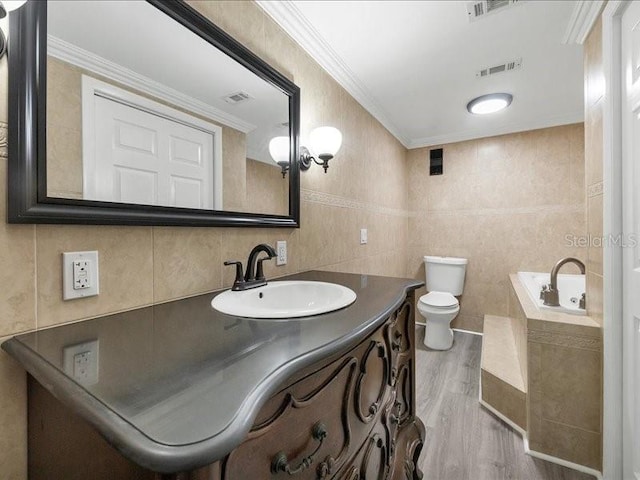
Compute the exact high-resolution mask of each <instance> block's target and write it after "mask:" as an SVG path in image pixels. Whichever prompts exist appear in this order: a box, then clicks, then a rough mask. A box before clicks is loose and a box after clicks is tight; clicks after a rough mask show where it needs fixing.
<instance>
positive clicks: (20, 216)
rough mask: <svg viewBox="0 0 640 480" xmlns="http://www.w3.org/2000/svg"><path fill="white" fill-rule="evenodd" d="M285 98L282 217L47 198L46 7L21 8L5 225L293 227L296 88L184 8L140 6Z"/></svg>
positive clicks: (14, 36)
mask: <svg viewBox="0 0 640 480" xmlns="http://www.w3.org/2000/svg"><path fill="white" fill-rule="evenodd" d="M147 1H148V2H149V3H150V4H151V5H153V6H154V7H156V8H158V9H159V10H161V11H162V12H164V13H166V14H167V15H169V16H170V17H171V18H173V19H174V20H176V21H177V22H179V23H180V24H182V25H183V26H185V27H186V28H189V29H190V30H191V31H193V32H194V33H196V34H197V35H199V36H200V37H202V38H203V39H204V40H206V41H207V42H209V43H210V44H212V45H213V46H214V47H217V48H218V49H220V50H221V51H223V52H224V53H226V54H227V55H229V56H230V57H231V58H233V59H234V60H236V61H238V62H239V63H240V64H242V65H243V66H245V67H246V68H248V69H249V70H251V71H252V72H253V73H255V74H256V75H258V76H260V77H261V78H263V79H264V80H265V81H267V82H269V83H271V84H272V85H273V86H275V87H276V88H278V89H279V90H280V91H282V92H283V93H284V94H286V95H288V96H289V132H290V139H291V148H290V151H291V163H290V166H291V167H290V169H289V215H288V216H284V215H267V214H257V213H243V212H229V211H219V210H198V209H189V208H175V207H162V206H146V205H134V204H125V203H114V202H98V201H90V200H75V199H64V198H54V197H49V196H47V174H46V167H47V166H46V160H47V159H46V92H47V87H46V82H47V75H46V62H47V20H46V19H47V14H46V12H47V5H46V3H47V2H45V1H31V2H27V3H26V4H25V5H24V6H23V7H22V8H20V9H19V10H16V11H15V12H12V13H11V18H10V31H11V34H10V38H9V45H8V54H9V132H8V154H9V162H8V201H7V207H8V208H7V210H8V211H7V215H8V222H9V223H28V224H29V223H46V224H85V225H158V226H174V225H175V226H195V227H198V226H199V227H213V226H218V227H240V226H246V227H299V226H300V168H299V164H298V158H297V155H296V152H298V142H299V133H300V89H299V88H298V87H297V86H296V85H295V84H294V83H293V82H291V81H290V80H289V79H287V78H286V77H284V76H283V75H282V74H280V73H279V72H277V71H276V70H275V69H274V68H273V67H271V66H270V65H268V64H267V63H266V62H264V61H263V60H262V59H260V58H259V57H257V56H256V55H255V54H254V53H252V52H251V51H250V50H248V49H247V48H246V47H244V46H243V45H241V44H240V43H238V42H237V41H236V40H234V39H233V38H232V37H230V36H229V35H228V34H226V33H225V32H224V31H222V30H221V29H220V28H219V27H217V26H216V25H214V24H213V23H212V22H211V21H210V20H208V19H207V18H205V17H204V16H202V15H201V14H199V13H198V12H197V11H196V10H194V9H193V8H191V7H190V6H188V5H187V4H186V3H184V2H183V1H176V0H173V1H169V2H167V1H161V0H147Z"/></svg>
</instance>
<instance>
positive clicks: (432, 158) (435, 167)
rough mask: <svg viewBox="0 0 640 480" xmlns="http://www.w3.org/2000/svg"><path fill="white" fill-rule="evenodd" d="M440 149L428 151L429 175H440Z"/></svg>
mask: <svg viewBox="0 0 640 480" xmlns="http://www.w3.org/2000/svg"><path fill="white" fill-rule="evenodd" d="M442 159H443V153H442V148H434V149H433V150H429V175H442Z"/></svg>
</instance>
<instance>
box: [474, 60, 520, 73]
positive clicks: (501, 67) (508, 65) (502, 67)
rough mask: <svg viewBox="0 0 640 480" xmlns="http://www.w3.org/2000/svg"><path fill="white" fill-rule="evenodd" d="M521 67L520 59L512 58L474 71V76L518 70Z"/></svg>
mask: <svg viewBox="0 0 640 480" xmlns="http://www.w3.org/2000/svg"><path fill="white" fill-rule="evenodd" d="M521 68H522V59H521V58H518V59H517V60H512V61H510V62H505V63H500V64H498V65H494V66H492V67H487V68H483V69H482V70H478V71H477V72H476V77H478V78H484V77H490V76H492V75H497V74H498V73H504V72H511V71H512V70H520V69H521Z"/></svg>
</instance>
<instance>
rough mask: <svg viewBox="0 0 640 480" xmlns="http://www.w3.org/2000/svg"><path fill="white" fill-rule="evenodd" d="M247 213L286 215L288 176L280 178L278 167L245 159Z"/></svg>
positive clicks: (287, 208) (287, 207) (287, 206)
mask: <svg viewBox="0 0 640 480" xmlns="http://www.w3.org/2000/svg"><path fill="white" fill-rule="evenodd" d="M246 169H247V172H246V182H247V185H246V189H247V211H249V212H257V213H269V214H272V215H287V214H288V213H289V175H287V176H286V177H285V178H282V173H281V170H280V167H279V166H278V165H276V164H275V163H272V164H267V163H264V162H259V161H257V160H252V159H250V158H247V165H246Z"/></svg>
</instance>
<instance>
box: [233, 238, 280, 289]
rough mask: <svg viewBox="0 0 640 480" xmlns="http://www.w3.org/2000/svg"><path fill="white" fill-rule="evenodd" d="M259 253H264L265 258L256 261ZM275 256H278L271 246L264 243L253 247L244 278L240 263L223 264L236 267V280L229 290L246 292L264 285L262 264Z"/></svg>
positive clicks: (265, 281) (265, 280)
mask: <svg viewBox="0 0 640 480" xmlns="http://www.w3.org/2000/svg"><path fill="white" fill-rule="evenodd" d="M261 252H264V253H266V254H267V256H266V257H264V258H261V259H259V260H258V255H259V254H260V253H261ZM277 256H278V255H277V253H276V251H275V250H274V249H273V247H272V246H270V245H267V244H266V243H261V244H260V245H256V246H255V247H253V250H251V253H250V254H249V258H248V259H247V271H246V272H245V274H244V276H243V275H242V262H238V261H226V262H224V264H225V265H235V266H236V279H235V281H234V282H233V287H231V290H234V291H238V290H248V289H250V288H256V287H261V286H262V285H266V284H267V279H266V278H265V277H264V271H263V268H262V262H264V261H265V260H270V259H272V258H275V257H277Z"/></svg>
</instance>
